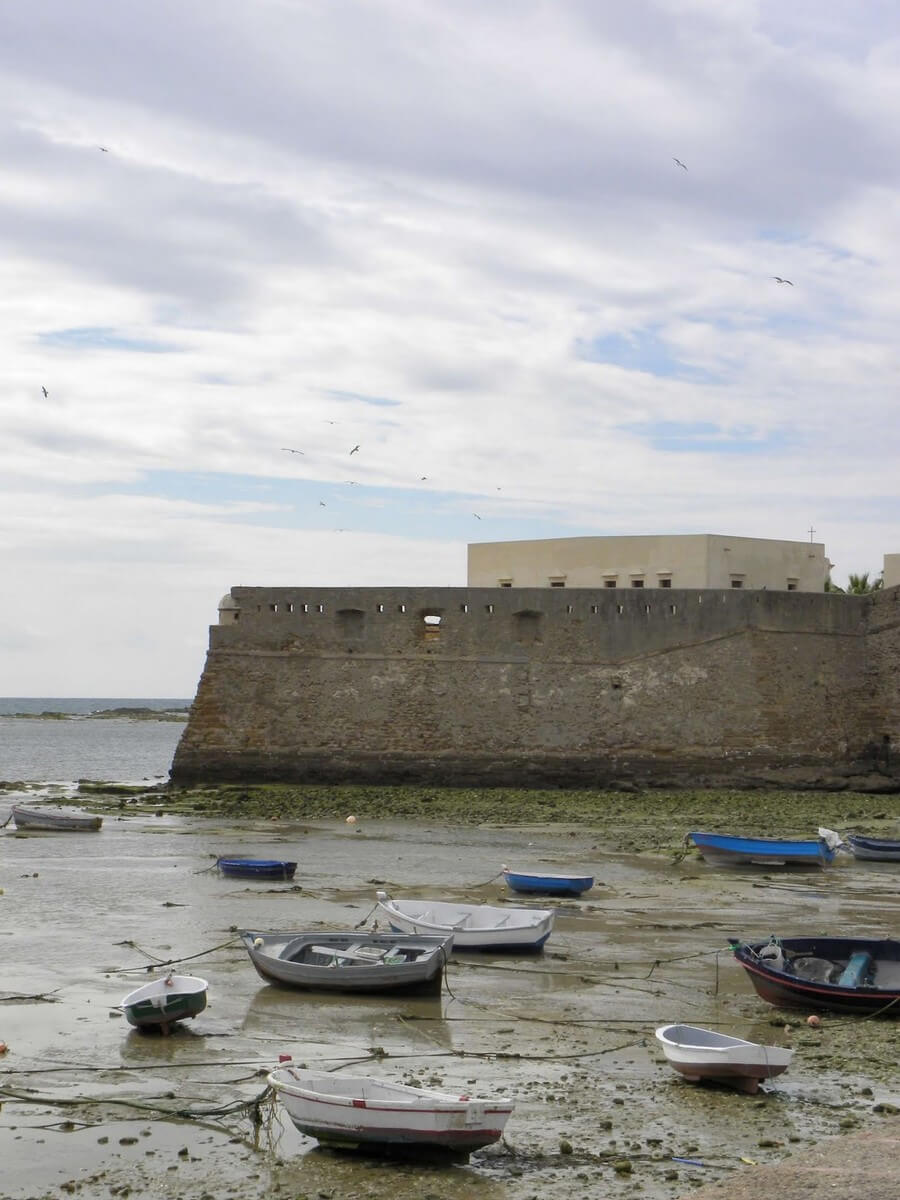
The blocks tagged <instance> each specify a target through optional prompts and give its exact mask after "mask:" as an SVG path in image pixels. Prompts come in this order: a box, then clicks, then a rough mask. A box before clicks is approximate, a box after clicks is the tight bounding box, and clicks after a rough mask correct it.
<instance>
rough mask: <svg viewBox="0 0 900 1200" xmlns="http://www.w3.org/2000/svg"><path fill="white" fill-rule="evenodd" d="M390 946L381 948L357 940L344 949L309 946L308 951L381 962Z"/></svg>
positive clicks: (331, 956) (334, 956)
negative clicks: (365, 944)
mask: <svg viewBox="0 0 900 1200" xmlns="http://www.w3.org/2000/svg"><path fill="white" fill-rule="evenodd" d="M390 949H391V947H388V946H385V948H384V949H381V948H380V947H377V946H363V945H362V944H361V943H359V942H357V943H356V945H354V946H348V947H347V948H346V950H339V949H338V948H337V947H336V946H310V951H311V952H312V953H313V954H324V955H326V957H328V958H334V959H339V958H349V959H351V960H353V961H354V962H366V963H376V962H381V961H382V959H383V958H385V956H386V955H387V954H388V953H389V952H390Z"/></svg>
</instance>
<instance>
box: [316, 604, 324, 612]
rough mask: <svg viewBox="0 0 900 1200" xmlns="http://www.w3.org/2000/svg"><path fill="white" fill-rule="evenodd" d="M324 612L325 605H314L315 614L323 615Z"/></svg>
mask: <svg viewBox="0 0 900 1200" xmlns="http://www.w3.org/2000/svg"><path fill="white" fill-rule="evenodd" d="M324 611H325V605H324V604H317V605H316V612H317V613H323V612H324Z"/></svg>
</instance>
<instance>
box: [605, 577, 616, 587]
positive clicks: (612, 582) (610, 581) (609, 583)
mask: <svg viewBox="0 0 900 1200" xmlns="http://www.w3.org/2000/svg"><path fill="white" fill-rule="evenodd" d="M603 586H604V587H618V586H619V577H618V575H604V576H603Z"/></svg>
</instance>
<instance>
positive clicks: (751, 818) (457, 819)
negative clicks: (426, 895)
mask: <svg viewBox="0 0 900 1200" xmlns="http://www.w3.org/2000/svg"><path fill="white" fill-rule="evenodd" d="M79 793H80V795H81V797H82V799H83V800H85V801H86V802H87V801H90V807H93V808H96V809H97V810H98V811H101V810H102V809H103V808H105V807H107V808H108V807H115V808H120V809H125V808H127V809H129V810H131V811H141V810H146V809H150V810H159V809H162V810H164V811H165V812H168V813H173V814H175V813H180V814H183V815H189V814H191V815H196V816H210V817H212V816H215V817H228V818H238V819H243V820H249V819H255V820H266V819H269V820H296V821H304V820H309V821H313V820H322V819H328V818H346V817H347V816H355V817H356V818H357V820H363V819H370V820H395V819H398V818H399V819H402V818H406V819H409V820H415V821H440V822H442V823H453V824H459V825H484V824H491V823H494V824H498V825H518V826H527V825H546V824H553V825H571V826H577V827H579V828H580V829H584V828H585V827H587V828H593V827H596V829H597V831H598V834H600V833H602V836H603V838H604V845H605V848H606V849H608V850H611V851H625V852H627V851H632V852H641V853H646V852H652V851H660V852H666V851H668V850H670V849H677V848H678V846H679V845H680V844H681V842H682V839H683V837H684V834H685V833H687V832H689V831H690V830H692V829H707V830H718V831H722V832H729V833H746V834H755V835H759V836H763V837H765V836H773V837H778V836H785V835H793V834H796V835H798V836H803V837H809V836H811V835H813V834H814V833H815V831H816V829H817V828H818V827H819V826H820V825H825V826H827V827H828V828H831V829H836V830H838V831H839V832H846V831H847V830H850V829H854V830H858V831H860V832H868V833H871V834H874V835H875V836H878V835H879V833H885V831H890V830H891V829H893V827H894V825H895V824H896V821H897V818H898V815H900V802H898V799H897V798H896V797H892V796H883V795H881V796H879V795H868V794H862V793H854V792H809V791H802V792H786V791H751V792H747V791H727V790H723V791H679V792H674V791H657V790H648V791H633V792H631V791H629V792H612V791H597V792H593V791H580V790H572V791H566V790H553V791H540V790H526V789H518V790H517V789H511V788H480V789H474V788H473V789H470V788H441V789H435V788H415V787H380V788H376V787H330V786H321V787H310V786H297V785H295V786H292V785H288V784H273V785H268V786H256V785H254V786H239V785H221V786H216V787H195V788H179V787H172V786H169V785H162V786H160V787H156V788H151V789H149V790H148V789H145V788H141V787H127V786H123V785H114V784H104V783H95V782H87V781H83V782H82V783H81V784H80V785H79Z"/></svg>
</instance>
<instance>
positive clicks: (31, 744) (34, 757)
mask: <svg viewBox="0 0 900 1200" xmlns="http://www.w3.org/2000/svg"><path fill="white" fill-rule="evenodd" d="M192 702H193V701H192V699H186V698H184V697H171V696H162V697H161V696H150V697H148V696H0V781H3V780H5V781H7V782H8V783H9V782H22V783H27V784H30V785H34V784H36V783H48V784H49V783H52V784H55V785H58V784H62V785H63V786H72V787H74V786H75V784H76V783H77V781H78V780H79V779H90V780H107V781H110V782H116V783H140V782H146V781H148V780H152V781H153V782H160V781H161V780H165V779H166V778H168V774H169V768H170V767H171V765H172V758H173V757H174V754H175V748H176V746H177V745H178V739H179V738H180V737H181V734H182V731H183V729H184V722H183V721H177V720H154V719H153V718H152V717H151V718H149V719H148V718H144V719H143V720H136V719H134V718H129V717H128V716H127V715H122V716H116V717H107V718H103V719H101V720H96V721H91V720H88V719H86V718H88V717H90V715H91V714H92V713H98V712H104V711H109V710H110V709H119V708H136V709H137V708H140V709H154V710H158V711H159V712H165V711H168V710H171V709H184V708H189V707H190V705H191V704H192ZM45 712H46V713H63V714H65V715H66V716H68V717H71V718H73V719H72V720H52V719H51V720H45V721H42V720H40V719H37V720H28V719H24V720H23V719H21V717H25V718H28V717H37V718H39V717H40V714H41V713H45ZM20 714H21V716H20Z"/></svg>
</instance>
